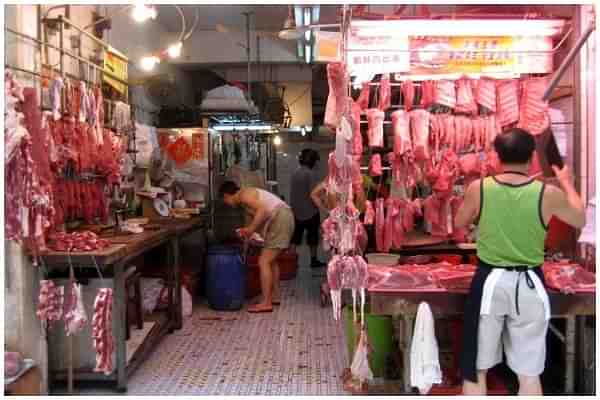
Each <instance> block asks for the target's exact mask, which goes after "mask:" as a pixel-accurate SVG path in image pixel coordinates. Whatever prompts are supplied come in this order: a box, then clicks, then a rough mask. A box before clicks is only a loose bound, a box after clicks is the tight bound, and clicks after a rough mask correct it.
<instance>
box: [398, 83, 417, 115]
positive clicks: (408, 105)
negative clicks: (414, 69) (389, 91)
mask: <svg viewBox="0 0 600 400" xmlns="http://www.w3.org/2000/svg"><path fill="white" fill-rule="evenodd" d="M401 88H402V98H403V99H404V109H405V110H406V111H410V110H411V109H412V108H413V105H414V101H415V85H414V84H413V82H412V81H411V80H410V79H408V80H406V81H404V82H403V83H402V87H401Z"/></svg>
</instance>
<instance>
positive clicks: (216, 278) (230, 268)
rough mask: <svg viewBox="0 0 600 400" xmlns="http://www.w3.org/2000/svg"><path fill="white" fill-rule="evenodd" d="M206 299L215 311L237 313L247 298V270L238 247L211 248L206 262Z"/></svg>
mask: <svg viewBox="0 0 600 400" xmlns="http://www.w3.org/2000/svg"><path fill="white" fill-rule="evenodd" d="M205 282H206V297H207V299H208V304H209V305H210V307H211V308H212V309H214V310H221V311H235V310H239V309H240V308H242V306H243V305H244V299H245V297H246V268H245V267H244V265H243V264H242V258H241V256H240V249H239V248H237V247H225V246H211V247H209V248H208V252H207V260H206V281H205Z"/></svg>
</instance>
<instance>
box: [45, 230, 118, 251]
mask: <svg viewBox="0 0 600 400" xmlns="http://www.w3.org/2000/svg"><path fill="white" fill-rule="evenodd" d="M109 246H110V242H109V241H108V240H105V239H100V238H99V237H98V235H96V234H95V233H94V232H90V231H82V232H73V233H65V232H55V233H53V234H52V235H51V236H50V244H49V247H50V248H51V249H52V250H54V251H65V252H77V251H93V250H102V249H105V248H107V247H109Z"/></svg>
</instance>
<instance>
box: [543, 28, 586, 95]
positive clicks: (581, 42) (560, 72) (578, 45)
mask: <svg viewBox="0 0 600 400" xmlns="http://www.w3.org/2000/svg"><path fill="white" fill-rule="evenodd" d="M595 29H596V27H595V24H594V23H590V25H589V26H588V28H587V29H586V31H585V32H584V33H583V35H581V37H580V38H579V40H577V43H576V44H575V46H573V48H572V49H571V51H569V54H567V56H566V57H565V59H564V60H563V62H562V64H560V67H558V71H556V74H554V77H553V78H552V81H550V84H549V85H548V88H547V89H546V91H545V92H544V96H542V100H543V101H548V99H550V95H551V94H552V91H553V90H554V88H555V87H556V86H557V85H558V82H560V80H561V78H562V76H563V75H564V74H565V72H566V71H567V68H569V67H570V66H571V63H572V62H573V60H574V59H575V57H576V56H577V54H578V53H579V50H580V49H581V47H582V46H583V45H584V43H585V42H586V40H587V39H588V37H590V35H591V34H592V32H594V30H595Z"/></svg>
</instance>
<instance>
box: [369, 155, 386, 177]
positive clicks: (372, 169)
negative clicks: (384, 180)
mask: <svg viewBox="0 0 600 400" xmlns="http://www.w3.org/2000/svg"><path fill="white" fill-rule="evenodd" d="M369 174H370V175H371V176H381V175H382V174H383V171H382V169H381V155H380V154H373V156H372V157H371V160H370V161H369Z"/></svg>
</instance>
